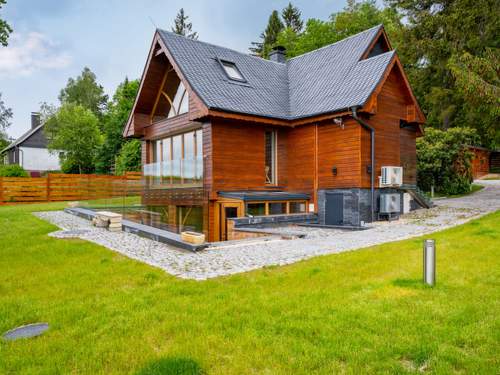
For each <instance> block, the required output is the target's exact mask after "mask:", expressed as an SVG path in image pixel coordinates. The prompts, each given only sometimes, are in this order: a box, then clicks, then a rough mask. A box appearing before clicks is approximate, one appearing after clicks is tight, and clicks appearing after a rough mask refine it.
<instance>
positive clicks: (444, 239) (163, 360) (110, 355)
mask: <svg viewBox="0 0 500 375" xmlns="http://www.w3.org/2000/svg"><path fill="white" fill-rule="evenodd" d="M63 206H64V205H62V204H51V205H29V206H28V205H22V206H6V207H0V332H4V331H6V330H8V329H11V328H13V327H16V326H19V325H22V324H26V323H31V322H48V323H50V326H51V328H50V330H49V331H48V332H47V333H46V334H45V335H43V336H40V337H38V338H35V339H26V340H20V341H15V342H2V341H1V340H0V373H2V374H19V373H26V374H58V373H60V374H68V373H75V374H76V373H78V374H123V373H130V374H140V375H146V374H202V373H208V374H312V373H324V374H332V373H352V374H360V373H393V374H406V373H408V374H410V373H421V372H425V373H438V374H448V373H463V374H496V373H498V372H497V371H498V368H499V366H500V363H499V362H500V360H499V359H500V352H499V348H500V345H499V344H500V343H499V341H500V333H499V332H500V318H499V316H500V252H499V247H498V244H499V242H500V226H499V224H498V223H499V222H500V212H497V213H494V214H491V215H489V216H487V217H484V218H482V219H480V220H477V221H474V222H471V223H469V224H466V225H464V226H460V227H456V228H453V229H449V230H446V231H443V232H440V233H436V234H434V235H433V236H432V237H433V238H435V239H436V241H437V252H438V255H437V264H438V270H437V285H436V287H434V288H429V287H424V286H423V285H422V283H421V281H420V280H421V273H422V272H421V268H422V266H421V262H422V250H421V244H422V240H421V239H412V240H407V241H402V242H395V243H390V244H386V245H382V246H377V247H373V248H369V249H365V250H360V251H355V252H349V253H342V254H337V255H330V256H324V257H318V258H314V259H311V260H308V261H304V262H300V263H296V264H293V265H289V266H284V267H269V268H266V269H263V270H258V271H253V272H249V273H244V274H240V275H234V276H231V277H224V278H218V279H215V280H209V281H205V282H196V281H190V280H180V279H176V278H174V277H172V276H169V275H168V274H166V273H164V272H162V271H160V270H158V269H155V268H152V267H149V266H147V265H144V264H141V263H139V262H136V261H133V260H130V259H128V258H126V257H123V256H121V255H119V254H117V253H114V252H112V251H110V250H107V249H105V248H103V247H100V246H97V245H94V244H92V243H88V242H85V241H82V240H61V239H54V238H50V237H48V236H47V233H48V232H51V231H53V230H55V229H56V228H55V227H54V226H52V225H51V224H48V223H46V222H44V221H41V220H39V219H37V218H35V217H34V216H32V215H31V214H30V211H33V210H47V209H57V208H60V207H63Z"/></svg>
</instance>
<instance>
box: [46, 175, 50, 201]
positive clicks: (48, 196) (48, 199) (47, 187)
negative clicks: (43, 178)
mask: <svg viewBox="0 0 500 375" xmlns="http://www.w3.org/2000/svg"><path fill="white" fill-rule="evenodd" d="M46 189H47V194H46V196H47V202H50V173H47V185H46Z"/></svg>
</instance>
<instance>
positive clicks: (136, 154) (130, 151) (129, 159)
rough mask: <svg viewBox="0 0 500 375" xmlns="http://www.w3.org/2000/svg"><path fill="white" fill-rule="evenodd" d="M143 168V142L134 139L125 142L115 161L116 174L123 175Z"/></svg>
mask: <svg viewBox="0 0 500 375" xmlns="http://www.w3.org/2000/svg"><path fill="white" fill-rule="evenodd" d="M140 170H141V142H140V141H138V140H137V139H133V140H131V141H128V142H127V143H125V144H124V145H123V146H122V148H121V150H120V152H119V153H118V156H117V157H116V163H115V174H116V175H122V174H124V173H125V172H136V171H140Z"/></svg>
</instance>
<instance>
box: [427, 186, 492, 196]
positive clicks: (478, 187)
mask: <svg viewBox="0 0 500 375" xmlns="http://www.w3.org/2000/svg"><path fill="white" fill-rule="evenodd" d="M483 188H484V186H482V185H478V184H471V187H470V191H468V192H467V193H464V194H450V195H445V194H441V193H434V197H435V198H442V197H446V198H459V197H464V196H466V195H469V194H472V193H475V192H476V191H479V190H481V189H483ZM429 196H430V194H429Z"/></svg>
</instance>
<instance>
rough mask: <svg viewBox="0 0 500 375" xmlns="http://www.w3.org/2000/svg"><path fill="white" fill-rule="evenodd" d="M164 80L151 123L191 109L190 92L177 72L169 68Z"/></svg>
mask: <svg viewBox="0 0 500 375" xmlns="http://www.w3.org/2000/svg"><path fill="white" fill-rule="evenodd" d="M164 80H165V83H164V84H163V86H162V87H160V89H159V91H158V93H157V98H156V101H155V103H154V105H153V109H152V111H151V115H150V117H151V123H153V122H155V121H161V120H164V119H165V118H172V117H174V116H177V115H181V114H183V113H187V112H188V111H189V93H188V92H187V90H186V87H185V86H184V84H183V83H182V82H181V80H180V79H179V77H178V76H177V75H176V74H175V72H173V70H169V71H168V72H167V73H165V78H164Z"/></svg>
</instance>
